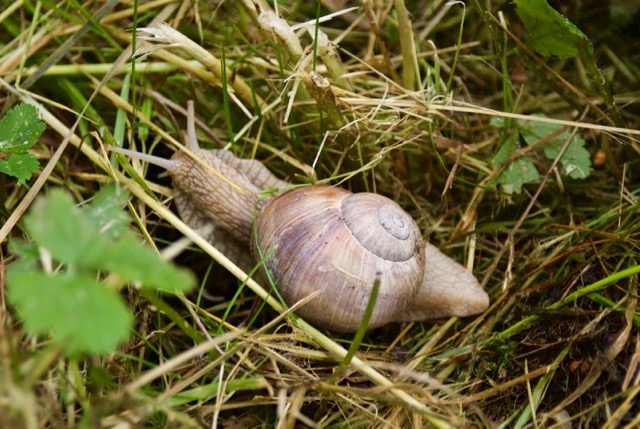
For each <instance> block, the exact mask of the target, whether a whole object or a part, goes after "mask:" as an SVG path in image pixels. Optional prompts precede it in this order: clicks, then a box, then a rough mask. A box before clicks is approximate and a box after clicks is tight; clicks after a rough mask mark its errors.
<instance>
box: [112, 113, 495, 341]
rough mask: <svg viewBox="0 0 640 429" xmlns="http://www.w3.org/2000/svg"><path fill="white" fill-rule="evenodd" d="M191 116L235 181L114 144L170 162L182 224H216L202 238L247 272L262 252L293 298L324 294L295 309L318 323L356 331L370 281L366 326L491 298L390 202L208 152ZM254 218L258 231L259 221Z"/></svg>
mask: <svg viewBox="0 0 640 429" xmlns="http://www.w3.org/2000/svg"><path fill="white" fill-rule="evenodd" d="M192 118H193V115H189V124H188V132H187V140H188V141H187V147H188V148H189V150H190V151H191V152H192V153H193V154H194V155H196V156H197V157H199V158H200V159H201V160H202V161H204V163H206V164H208V165H210V166H211V167H213V169H215V170H216V171H217V172H218V173H219V174H220V175H222V176H224V177H225V178H227V179H230V180H231V182H233V184H235V186H237V187H239V188H240V189H242V192H239V191H238V190H237V188H236V187H235V186H234V185H232V184H230V183H229V182H228V181H225V180H223V179H221V178H220V176H219V175H218V174H215V173H214V172H212V171H211V170H210V169H208V168H206V167H205V166H203V165H202V164H201V163H199V162H197V161H195V160H194V159H193V158H191V156H189V155H188V154H187V153H185V152H183V151H178V152H176V153H175V154H174V155H173V156H172V157H171V159H164V158H159V157H155V156H152V155H147V154H140V153H137V152H133V151H129V150H126V149H120V148H114V149H113V150H115V151H117V152H121V153H124V154H127V155H130V156H133V157H137V158H139V159H141V160H145V161H147V162H150V163H153V164H156V165H158V166H160V167H162V168H164V169H166V170H167V171H168V173H169V175H170V176H171V177H172V181H173V186H174V198H175V202H176V206H177V208H178V212H179V213H180V216H181V217H182V219H183V221H184V222H185V223H186V224H187V225H189V226H191V227H192V228H194V229H197V228H202V227H203V226H204V225H206V224H213V226H214V228H213V231H212V232H211V233H210V234H209V235H208V236H207V237H205V238H206V239H207V240H208V241H210V242H211V243H212V244H213V245H214V246H216V247H217V248H218V249H219V250H221V251H222V252H223V253H225V254H226V256H227V257H228V258H229V259H231V260H232V261H233V262H235V263H236V264H237V265H238V266H239V267H240V268H243V269H244V270H245V271H247V270H248V269H250V268H252V267H254V266H255V265H256V264H258V263H259V262H260V255H262V257H264V262H265V264H264V265H265V266H266V267H267V269H268V271H269V274H270V276H271V278H272V279H273V281H274V282H275V285H276V287H277V289H278V291H279V293H280V294H281V296H282V297H283V299H284V300H285V302H286V303H287V304H288V305H292V304H294V303H296V302H298V301H299V300H301V299H303V298H305V297H307V296H308V295H309V294H311V293H314V292H315V291H318V290H319V291H320V293H319V294H318V295H316V296H315V297H313V298H312V299H311V300H310V302H308V303H306V304H304V305H303V306H301V307H300V308H299V310H298V311H297V312H298V314H299V315H301V316H302V317H304V318H305V319H306V320H307V321H308V322H310V323H312V324H314V325H315V326H317V327H320V328H326V329H329V330H334V331H342V332H353V331H355V330H356V329H357V328H358V326H359V325H360V322H361V320H362V317H363V313H364V310H365V308H366V306H367V303H368V301H369V298H370V294H371V289H372V287H373V284H374V282H376V281H377V282H379V285H380V289H379V294H378V297H377V300H376V302H375V307H374V311H373V313H372V315H371V318H370V320H369V324H368V328H369V329H372V328H376V327H379V326H382V325H386V324H388V323H391V322H407V321H424V320H427V319H434V318H439V317H450V316H458V317H465V316H470V315H473V314H477V313H481V312H482V311H484V310H485V309H486V308H487V307H488V305H489V297H488V295H487V294H486V292H485V291H484V290H483V289H482V287H481V286H480V285H479V283H478V281H477V280H476V278H475V277H474V276H473V274H472V273H471V272H469V271H468V270H466V269H465V268H464V267H463V266H462V265H460V264H458V263H457V262H455V261H454V260H453V259H450V258H449V257H447V256H445V255H444V254H443V253H442V252H440V251H439V250H438V249H437V248H436V247H434V246H433V245H431V244H428V243H425V242H424V240H423V238H422V236H421V233H420V230H419V228H418V226H417V225H416V223H415V221H414V220H413V219H412V218H411V216H410V215H409V214H408V213H406V212H405V211H404V210H403V209H402V208H401V207H400V206H399V205H398V204H396V203H395V202H394V201H392V200H390V199H389V198H386V197H384V196H382V195H378V194H374V193H355V194H352V193H351V192H349V191H347V190H344V189H341V188H336V187H330V186H323V185H315V186H308V187H301V188H295V189H288V190H287V189H285V190H283V191H279V192H276V193H274V194H271V195H269V196H266V197H265V194H264V191H267V190H271V189H278V188H291V184H290V183H288V182H285V181H283V180H280V179H278V178H277V177H275V176H274V175H273V174H272V173H271V172H270V171H269V170H268V169H267V168H266V167H265V166H264V165H263V164H262V163H260V162H259V161H256V160H247V159H240V158H236V157H235V156H234V155H233V154H232V153H231V152H229V151H226V150H220V149H218V150H204V149H200V148H199V147H198V143H197V141H196V139H195V127H194V125H193V119H192ZM254 215H255V228H254Z"/></svg>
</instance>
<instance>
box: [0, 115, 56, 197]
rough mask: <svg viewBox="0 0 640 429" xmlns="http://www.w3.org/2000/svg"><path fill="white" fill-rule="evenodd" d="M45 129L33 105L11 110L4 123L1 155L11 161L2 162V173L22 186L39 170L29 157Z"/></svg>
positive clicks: (0, 136)
mask: <svg viewBox="0 0 640 429" xmlns="http://www.w3.org/2000/svg"><path fill="white" fill-rule="evenodd" d="M45 128H46V125H45V123H44V122H42V121H41V120H40V119H38V111H37V110H36V108H35V107H33V106H32V105H30V104H20V105H18V106H16V107H14V108H13V109H11V110H9V111H8V112H7V114H6V115H5V116H4V117H3V118H2V120H0V152H3V153H4V154H5V155H6V156H7V159H1V158H0V173H4V174H8V175H10V176H13V177H15V178H16V179H18V185H23V184H24V183H25V181H26V180H29V179H30V178H31V175H32V174H33V173H35V172H36V171H37V170H38V167H39V163H38V160H37V159H36V157H35V155H33V154H32V153H29V149H30V148H31V146H33V145H34V144H35V142H36V141H37V140H38V137H40V135H42V133H43V132H44V130H45Z"/></svg>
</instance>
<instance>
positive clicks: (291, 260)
mask: <svg viewBox="0 0 640 429" xmlns="http://www.w3.org/2000/svg"><path fill="white" fill-rule="evenodd" d="M255 234H257V237H253V238H252V240H251V243H252V251H253V253H254V257H256V258H257V260H259V255H260V254H261V255H263V256H264V258H265V262H266V266H267V269H268V270H269V272H270V275H271V276H272V278H273V279H274V281H275V282H276V287H277V288H278V291H279V292H280V294H281V295H282V297H283V298H284V300H285V302H287V304H288V305H293V304H294V303H296V302H298V301H299V300H301V299H304V298H306V297H307V296H309V295H310V294H313V293H318V295H317V296H315V297H314V298H312V299H313V305H311V304H305V305H303V306H302V307H301V308H300V309H299V310H298V313H299V314H300V315H301V316H303V317H304V318H305V319H307V320H308V321H310V322H311V323H313V324H315V325H317V326H324V327H326V328H328V329H331V330H335V331H345V332H349V331H355V330H356V329H357V328H358V326H359V324H360V322H361V320H362V316H363V314H364V311H365V308H366V306H367V303H368V301H369V298H370V295H371V289H372V286H373V284H374V282H375V281H376V280H378V281H380V290H379V294H378V299H377V301H376V306H375V308H374V312H373V315H372V317H371V319H370V321H369V327H370V328H375V327H378V326H382V325H384V324H386V323H389V322H390V321H391V320H393V319H394V318H396V317H397V315H398V314H400V313H402V311H404V310H405V309H406V308H407V307H408V306H409V304H410V303H411V301H412V299H413V298H414V297H415V296H416V294H417V291H418V289H419V287H420V283H421V281H422V278H423V275H424V243H423V241H422V237H421V235H420V230H419V229H418V227H417V225H416V224H415V222H414V221H413V219H412V218H411V217H410V216H409V214H407V213H406V212H404V210H402V208H400V206H398V205H397V204H396V203H395V202H393V201H392V200H390V199H388V198H386V197H383V196H381V195H377V194H370V193H359V194H352V193H350V192H349V191H346V190H344V189H339V188H332V187H328V186H313V187H308V188H300V189H295V190H292V191H288V192H285V193H283V194H282V195H280V196H278V197H276V198H274V199H273V200H271V201H270V202H269V203H268V204H266V205H265V206H264V207H263V208H262V209H261V212H260V213H258V216H257V223H256V228H255ZM256 238H257V240H256ZM256 243H257V245H256ZM257 247H259V251H258V248H257Z"/></svg>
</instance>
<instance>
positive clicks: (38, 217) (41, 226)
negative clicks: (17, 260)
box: [24, 189, 108, 268]
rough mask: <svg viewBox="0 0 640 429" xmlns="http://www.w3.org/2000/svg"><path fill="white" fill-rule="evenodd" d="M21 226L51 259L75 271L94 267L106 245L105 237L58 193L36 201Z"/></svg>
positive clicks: (66, 198)
mask: <svg viewBox="0 0 640 429" xmlns="http://www.w3.org/2000/svg"><path fill="white" fill-rule="evenodd" d="M24 222H25V225H26V226H27V229H28V230H29V233H30V234H31V236H32V237H33V238H34V240H35V241H36V242H37V243H38V245H39V246H41V247H44V248H45V249H47V251H48V252H49V253H50V254H51V256H52V257H53V258H54V259H56V260H57V261H59V262H64V263H67V264H70V265H73V266H76V267H78V268H93V267H95V266H96V265H97V264H98V263H99V261H100V259H101V258H103V255H104V251H105V248H106V247H107V244H108V243H107V237H106V236H105V235H102V234H100V230H99V228H98V227H97V226H96V225H95V224H94V223H93V222H92V221H90V220H89V219H88V218H87V216H86V215H84V214H83V213H82V210H81V209H80V208H78V207H76V206H75V205H74V203H73V200H72V199H71V197H70V196H69V195H67V194H66V193H64V192H63V191H62V190H61V189H54V190H52V191H51V192H49V195H48V196H47V197H46V198H45V197H40V198H39V199H37V200H36V202H35V203H34V205H33V208H32V210H31V212H30V213H29V214H28V215H27V216H25V219H24Z"/></svg>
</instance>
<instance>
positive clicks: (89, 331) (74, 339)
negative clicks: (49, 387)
mask: <svg viewBox="0 0 640 429" xmlns="http://www.w3.org/2000/svg"><path fill="white" fill-rule="evenodd" d="M7 277H8V279H7V280H8V285H9V287H8V292H9V298H10V299H11V301H12V302H13V304H14V305H15V306H16V309H17V311H18V314H19V315H20V317H21V318H22V320H23V321H24V326H25V329H26V330H27V331H28V332H30V333H32V334H35V335H46V334H49V333H51V335H52V337H53V339H54V341H56V342H57V343H59V344H61V345H63V346H64V348H65V350H66V351H67V353H68V354H79V353H91V354H106V353H110V352H112V351H113V350H115V348H116V346H117V345H118V343H120V342H122V341H125V340H126V339H127V338H128V336H129V327H130V316H129V312H128V309H127V307H126V306H125V305H124V303H123V302H122V300H121V299H120V297H119V296H118V294H117V293H116V292H114V291H113V290H111V289H108V288H107V287H105V286H104V285H103V284H102V283H100V282H98V281H96V280H95V279H94V278H93V277H91V276H87V275H78V274H71V273H62V274H58V275H55V276H49V275H47V274H45V273H42V272H16V270H15V269H13V267H12V269H10V270H9V272H8V276H7Z"/></svg>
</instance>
